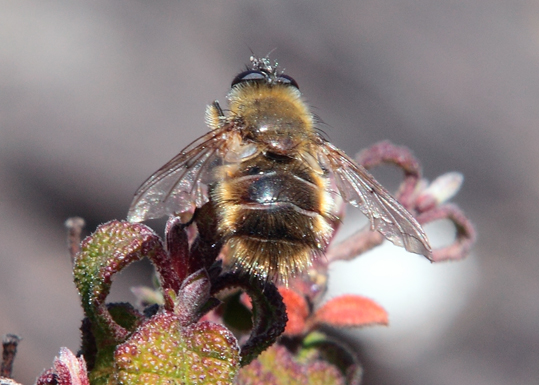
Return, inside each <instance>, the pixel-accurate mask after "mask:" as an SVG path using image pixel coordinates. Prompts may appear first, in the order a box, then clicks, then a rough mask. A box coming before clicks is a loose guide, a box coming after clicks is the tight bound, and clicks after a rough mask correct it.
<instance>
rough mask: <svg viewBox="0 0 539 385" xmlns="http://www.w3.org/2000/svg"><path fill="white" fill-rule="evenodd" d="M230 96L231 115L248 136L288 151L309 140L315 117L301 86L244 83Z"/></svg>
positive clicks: (302, 148)
mask: <svg viewBox="0 0 539 385" xmlns="http://www.w3.org/2000/svg"><path fill="white" fill-rule="evenodd" d="M228 100H229V105H230V115H229V119H230V121H232V122H234V123H235V124H237V125H239V126H241V128H242V132H243V134H244V136H245V137H246V138H248V139H251V140H253V141H256V142H259V143H261V144H266V145H267V146H268V147H269V148H270V150H272V151H275V152H277V153H282V154H285V153H286V154H288V155H292V153H291V152H297V151H301V150H304V149H305V146H307V145H309V144H310V141H311V140H312V136H313V135H314V131H313V117H312V114H311V112H310V111H309V109H308V107H307V105H306V104H305V102H304V101H303V100H302V98H301V94H300V92H299V90H298V89H296V88H292V87H288V86H285V85H273V86H268V85H267V84H258V83H254V84H245V85H242V86H241V87H235V88H234V89H232V91H231V92H230V94H229V95H228Z"/></svg>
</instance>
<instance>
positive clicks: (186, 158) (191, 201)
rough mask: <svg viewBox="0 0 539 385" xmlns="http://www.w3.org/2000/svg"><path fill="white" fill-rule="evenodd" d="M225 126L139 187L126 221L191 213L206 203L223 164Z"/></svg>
mask: <svg viewBox="0 0 539 385" xmlns="http://www.w3.org/2000/svg"><path fill="white" fill-rule="evenodd" d="M232 132H233V131H232V129H231V128H229V127H228V126H225V127H223V128H219V129H216V130H213V131H210V132H209V133H207V134H206V135H203V136H201V137H200V138H198V139H197V140H195V141H194V142H193V143H191V144H190V145H189V146H187V147H186V148H185V149H184V150H183V151H182V152H180V153H179V154H178V155H176V157H174V158H173V159H172V160H171V161H169V162H168V163H167V164H165V165H164V166H163V167H161V168H160V169H159V170H157V171H156V172H155V173H154V174H153V175H152V176H151V177H149V178H148V179H147V180H146V181H145V182H144V183H143V184H142V186H140V187H139V189H138V190H137V192H136V194H135V198H134V199H133V202H132V203H131V206H130V208H129V212H128V214H127V220H128V221H130V222H141V221H144V220H146V219H155V218H160V217H163V216H166V215H174V214H179V213H182V212H187V211H192V210H194V208H195V206H196V207H200V206H202V205H203V204H204V203H206V202H207V201H208V192H207V185H208V184H209V183H211V182H213V181H214V169H215V167H216V166H218V165H220V164H223V161H224V152H225V151H226V142H227V140H228V139H229V136H230V134H231V133H232Z"/></svg>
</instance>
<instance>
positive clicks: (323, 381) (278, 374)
mask: <svg viewBox="0 0 539 385" xmlns="http://www.w3.org/2000/svg"><path fill="white" fill-rule="evenodd" d="M236 384H237V385H290V384H294V385H308V384H316V385H343V384H344V378H343V376H342V375H341V373H340V372H339V370H338V369H337V368H336V367H335V366H333V365H331V364H329V363H328V362H325V361H322V360H318V359H309V360H306V361H305V362H298V360H297V359H296V358H295V357H294V356H292V355H291V354H290V352H289V351H288V350H287V349H286V348H285V347H283V346H279V345H273V346H271V347H270V348H269V349H268V350H266V351H265V352H264V353H262V354H261V355H260V356H259V357H258V358H257V359H256V360H254V361H253V362H251V363H250V364H249V365H248V366H245V367H244V368H242V369H241V370H240V372H239V374H238V377H237V378H236Z"/></svg>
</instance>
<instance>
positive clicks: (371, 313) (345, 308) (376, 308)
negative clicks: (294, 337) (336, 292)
mask: <svg viewBox="0 0 539 385" xmlns="http://www.w3.org/2000/svg"><path fill="white" fill-rule="evenodd" d="M320 323H324V324H327V325H330V326H334V327H353V326H366V325H371V324H382V325H387V324H388V316H387V312H386V311H385V310H384V309H383V308H382V307H381V306H380V305H378V304H377V303H376V302H374V301H372V300H370V299H368V298H365V297H361V296H358V295H352V294H349V295H343V296H340V297H337V298H334V299H332V300H330V301H328V302H326V303H325V304H324V305H323V306H322V307H320V308H319V309H318V310H317V311H316V313H315V314H314V317H313V319H312V324H313V325H314V324H320Z"/></svg>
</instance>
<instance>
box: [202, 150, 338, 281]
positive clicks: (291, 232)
mask: <svg viewBox="0 0 539 385" xmlns="http://www.w3.org/2000/svg"><path fill="white" fill-rule="evenodd" d="M229 171H230V172H229V173H228V175H229V177H228V178H226V179H225V180H224V181H222V182H220V183H218V184H217V185H216V186H215V188H214V189H213V191H212V201H213V202H214V204H216V208H217V213H218V219H219V221H218V222H219V232H220V234H221V236H223V237H224V239H225V240H226V242H227V244H228V246H229V250H230V256H231V257H232V260H233V261H234V262H235V263H236V264H238V265H240V266H242V267H244V268H246V269H248V270H251V271H252V272H253V273H255V274H258V275H263V276H265V275H266V274H269V275H272V276H280V277H286V276H290V275H293V274H294V273H296V272H298V271H300V270H304V269H305V267H307V266H308V265H309V263H310V260H311V258H312V256H313V254H321V253H323V251H324V250H325V248H326V246H327V244H328V242H329V239H330V238H331V236H332V234H333V227H332V220H333V217H332V215H331V212H332V210H333V201H332V199H331V196H330V194H329V193H328V192H327V188H326V180H325V179H324V178H323V177H322V176H320V175H318V174H316V173H315V172H314V171H312V170H310V169H309V168H307V167H305V166H304V165H303V164H302V163H300V162H299V161H297V160H294V159H291V160H289V161H288V162H282V161H281V162H276V161H272V160H268V159H266V158H264V159H257V160H255V161H254V162H253V163H252V164H245V165H242V167H241V168H240V167H236V168H235V169H231V170H229Z"/></svg>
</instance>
